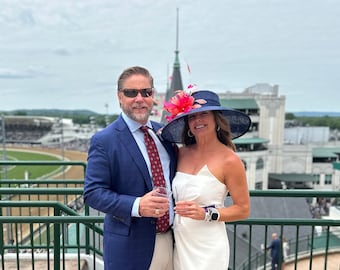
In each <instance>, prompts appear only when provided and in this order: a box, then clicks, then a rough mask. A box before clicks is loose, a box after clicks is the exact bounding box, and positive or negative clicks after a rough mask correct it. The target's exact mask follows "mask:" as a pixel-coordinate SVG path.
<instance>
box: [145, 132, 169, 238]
mask: <svg viewBox="0 0 340 270" xmlns="http://www.w3.org/2000/svg"><path fill="white" fill-rule="evenodd" d="M140 129H141V130H142V131H143V133H144V141H145V145H146V150H147V152H148V155H149V159H150V165H151V174H152V181H153V185H154V186H158V187H165V179H164V174H163V168H162V163H161V160H160V158H159V155H158V150H157V147H156V144H155V141H154V140H153V139H152V137H151V136H150V134H149V131H148V127H146V126H142V127H141V128H140ZM168 228H169V214H168V213H166V214H165V215H164V216H162V217H160V218H158V219H157V224H156V229H157V232H166V231H167V230H168Z"/></svg>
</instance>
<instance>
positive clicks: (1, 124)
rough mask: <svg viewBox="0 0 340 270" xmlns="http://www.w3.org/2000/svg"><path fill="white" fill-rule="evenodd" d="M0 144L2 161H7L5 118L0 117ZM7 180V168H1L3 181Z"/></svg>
mask: <svg viewBox="0 0 340 270" xmlns="http://www.w3.org/2000/svg"><path fill="white" fill-rule="evenodd" d="M0 142H2V159H3V160H7V153H6V132H5V116H4V115H1V116H0ZM6 178H7V167H6V166H3V179H6Z"/></svg>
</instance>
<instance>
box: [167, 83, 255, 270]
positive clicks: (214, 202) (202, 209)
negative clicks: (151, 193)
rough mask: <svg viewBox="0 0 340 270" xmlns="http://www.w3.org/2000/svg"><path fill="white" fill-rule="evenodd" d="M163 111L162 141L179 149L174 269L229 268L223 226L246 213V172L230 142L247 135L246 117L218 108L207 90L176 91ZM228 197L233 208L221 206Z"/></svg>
mask: <svg viewBox="0 0 340 270" xmlns="http://www.w3.org/2000/svg"><path fill="white" fill-rule="evenodd" d="M164 108H165V109H166V110H167V111H168V112H169V113H170V115H168V116H167V119H168V120H169V123H168V124H167V125H165V127H164V128H163V129H161V136H162V137H163V139H164V140H167V141H170V142H176V143H180V144H181V145H182V146H181V147H180V148H179V156H178V166H177V172H176V176H175V178H174V180H173V183H172V186H173V194H174V198H175V202H176V207H175V221H174V225H173V228H174V236H175V250H174V269H175V270H193V269H195V270H211V269H214V270H225V269H228V264H229V242H228V237H227V232H226V227H225V222H230V221H236V220H241V219H245V218H247V217H248V216H249V214H250V200H249V191H248V187H247V179H246V173H245V167H244V164H243V162H242V161H241V159H240V158H239V157H238V155H237V154H236V153H235V146H234V144H233V142H232V139H233V138H237V137H240V136H242V135H243V134H244V133H246V132H247V131H248V129H249V126H250V123H251V121H250V118H249V116H248V115H246V114H244V113H242V112H240V111H236V110H232V109H227V108H224V107H222V106H221V105H220V101H219V98H218V96H217V95H216V94H215V93H214V92H212V91H208V90H200V91H195V92H192V93H186V92H185V91H181V92H178V94H177V95H175V96H174V97H173V98H172V99H171V100H170V102H166V103H165V104H164ZM228 192H229V193H230V196H231V198H232V201H233V203H232V205H229V206H224V201H225V198H226V195H227V193H228Z"/></svg>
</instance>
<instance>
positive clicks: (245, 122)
mask: <svg viewBox="0 0 340 270" xmlns="http://www.w3.org/2000/svg"><path fill="white" fill-rule="evenodd" d="M203 111H220V112H221V113H222V115H223V117H224V118H226V120H227V121H228V123H229V126H230V131H231V137H232V139H236V138H238V137H241V136H242V135H243V134H245V133H246V132H247V131H248V130H249V127H250V124H251V120H250V117H249V116H248V115H247V114H245V113H243V112H240V111H237V110H234V109H228V108H224V107H221V106H204V107H200V108H197V109H193V110H191V111H189V112H187V113H183V114H181V115H179V116H177V117H176V118H174V119H173V120H171V121H170V122H169V123H168V124H166V125H165V126H164V127H163V128H162V131H161V136H162V138H163V139H164V140H166V141H170V142H176V143H182V133H183V129H184V118H185V117H186V116H188V115H190V114H193V113H198V112H203Z"/></svg>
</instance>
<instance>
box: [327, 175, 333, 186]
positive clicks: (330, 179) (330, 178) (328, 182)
mask: <svg viewBox="0 0 340 270" xmlns="http://www.w3.org/2000/svg"><path fill="white" fill-rule="evenodd" d="M331 184H332V175H331V174H326V175H325V185H331Z"/></svg>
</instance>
